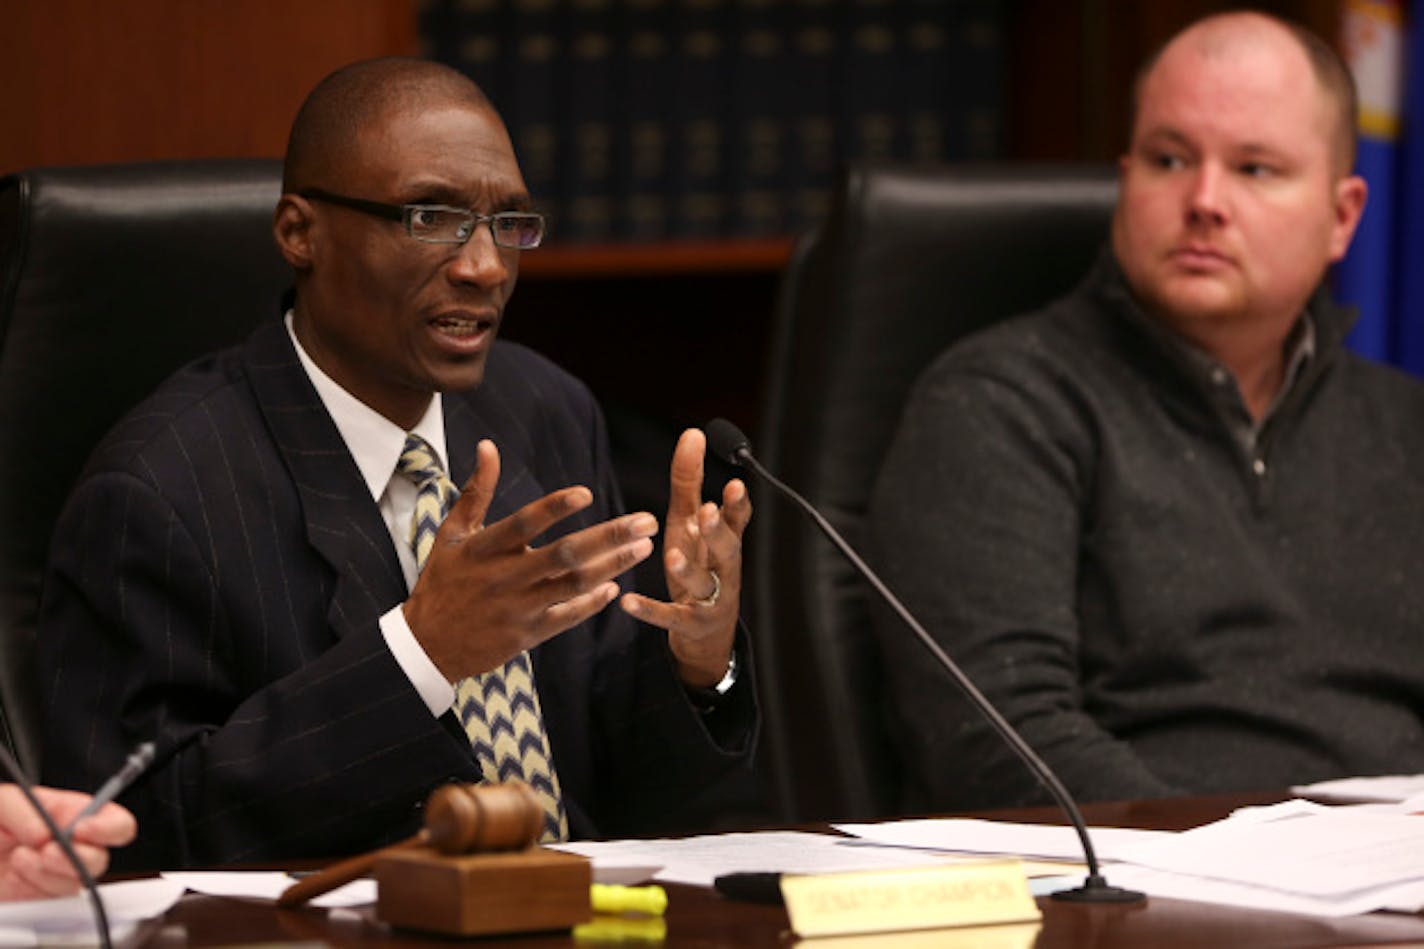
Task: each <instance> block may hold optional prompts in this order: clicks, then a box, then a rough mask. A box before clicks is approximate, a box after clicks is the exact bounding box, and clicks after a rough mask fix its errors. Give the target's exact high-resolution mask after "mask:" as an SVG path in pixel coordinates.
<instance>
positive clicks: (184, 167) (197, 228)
mask: <svg viewBox="0 0 1424 949" xmlns="http://www.w3.org/2000/svg"><path fill="white" fill-rule="evenodd" d="M280 181H281V165H280V162H278V161H275V160H241V161H192V162H155V163H145V164H133V165H108V166H94V167H76V168H52V169H36V170H33V171H26V172H22V173H20V174H15V175H10V176H8V177H6V178H3V179H0V700H3V715H2V716H0V734H2V735H3V738H4V740H5V741H6V742H8V743H9V745H10V747H11V748H12V750H14V751H15V752H16V753H17V756H18V757H19V759H20V761H21V763H22V764H24V765H25V766H26V768H27V769H28V770H29V771H30V773H31V774H33V773H35V771H36V770H37V765H38V760H39V759H38V735H39V729H38V722H37V712H36V704H35V697H36V694H37V690H36V683H35V681H34V677H35V672H34V671H33V662H32V653H33V647H34V636H35V609H36V604H37V602H38V598H39V589H40V582H41V577H42V573H43V570H44V564H45V559H46V556H47V552H48V548H49V537H50V531H51V530H52V528H53V525H54V522H55V519H56V517H57V515H58V513H59V510H60V508H61V506H62V505H63V503H64V499H65V497H66V496H67V495H68V493H69V491H70V489H71V487H72V486H73V484H74V481H75V478H76V476H77V475H78V474H79V472H80V470H81V468H82V466H83V464H84V461H85V459H86V458H87V457H88V454H89V451H90V449H91V448H92V447H93V446H94V444H95V443H96V442H97V441H98V439H99V438H100V437H101V436H102V435H103V434H104V432H105V431H106V430H107V429H108V428H109V427H110V426H111V425H112V424H113V423H114V422H115V421H116V420H117V419H118V417H119V415H121V414H122V413H123V412H124V411H125V410H127V409H128V408H130V407H131V406H132V405H133V404H135V403H136V402H137V401H138V400H139V399H140V398H142V397H143V396H144V395H145V394H147V393H148V392H149V391H150V390H151V389H153V388H154V387H155V386H156V385H157V384H158V383H159V382H160V381H162V380H163V379H164V378H165V377H166V376H167V375H169V374H170V373H171V372H172V371H174V370H175V369H177V368H178V367H179V366H181V365H182V364H183V363H185V362H187V361H188V360H189V359H191V358H193V357H194V356H196V355H198V354H200V353H203V352H206V351H208V350H212V349H216V348H219V347H222V346H226V345H229V344H232V343H235V342H237V341H239V340H241V339H242V338H243V337H245V336H246V335H247V332H248V331H249V330H250V329H251V327H253V326H254V325H255V324H256V323H257V321H258V320H260V319H264V318H274V315H275V313H276V310H277V307H278V305H279V301H280V299H281V293H282V291H283V289H284V288H285V287H286V286H287V285H288V284H289V283H290V282H291V281H290V276H289V270H288V268H287V266H286V264H285V263H284V262H283V260H282V258H281V256H280V255H279V254H278V253H277V250H276V247H275V245H274V244H273V241H272V234H271V222H272V212H273V209H274V207H275V205H276V202H277V196H278V193H279V191H280Z"/></svg>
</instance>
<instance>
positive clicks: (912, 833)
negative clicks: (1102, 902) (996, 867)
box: [835, 817, 1173, 861]
mask: <svg viewBox="0 0 1424 949" xmlns="http://www.w3.org/2000/svg"><path fill="white" fill-rule="evenodd" d="M835 827H836V829H837V830H839V831H841V832H842V833H846V834H850V835H851V836H852V837H859V838H860V839H862V840H867V841H870V842H872V843H877V844H881V845H882V846H887V847H905V848H909V849H913V850H935V851H945V852H952V853H977V854H1010V855H1016V856H1020V857H1030V858H1038V859H1043V860H1072V861H1078V860H1082V859H1083V845H1082V843H1081V842H1080V841H1079V840H1078V835H1077V833H1075V832H1074V830H1073V828H1071V827H1060V826H1057V825H1055V824H1014V823H1009V822H1006V821H989V820H975V819H972V818H958V817H949V818H930V819H924V820H896V821H885V822H884V823H878V824H836V825H835ZM1088 835H1089V836H1090V837H1091V838H1092V841H1093V850H1094V851H1095V852H1096V853H1097V855H1098V859H1099V860H1100V861H1107V860H1116V859H1118V857H1117V854H1118V853H1119V852H1121V851H1123V850H1125V849H1127V848H1129V847H1135V846H1139V845H1141V844H1145V843H1149V842H1151V841H1154V840H1160V839H1162V838H1166V837H1172V836H1173V834H1172V832H1171V831H1165V830H1133V829H1130V828H1123V827H1090V828H1088Z"/></svg>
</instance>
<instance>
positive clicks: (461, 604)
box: [40, 60, 756, 868]
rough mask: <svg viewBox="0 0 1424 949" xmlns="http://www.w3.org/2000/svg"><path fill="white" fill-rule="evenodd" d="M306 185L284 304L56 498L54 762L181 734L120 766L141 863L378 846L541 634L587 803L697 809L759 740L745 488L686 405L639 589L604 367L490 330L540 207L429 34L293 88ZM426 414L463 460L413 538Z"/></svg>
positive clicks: (643, 816) (293, 220) (598, 814)
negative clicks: (651, 570)
mask: <svg viewBox="0 0 1424 949" xmlns="http://www.w3.org/2000/svg"><path fill="white" fill-rule="evenodd" d="M283 191H284V194H283V195H282V198H281V201H280V203H279V204H278V207H277V211H276V215H275V220H274V234H275V236H276V240H277V243H278V245H279V247H280V249H281V251H282V253H283V255H284V256H285V257H286V259H287V260H288V261H289V262H290V263H291V265H292V267H293V270H294V272H295V275H296V298H295V304H294V306H293V308H292V309H291V310H290V311H289V313H288V314H287V317H286V325H285V326H284V325H282V324H281V323H278V322H276V321H273V322H272V323H270V324H269V325H265V326H263V327H261V328H259V329H258V331H257V332H256V333H255V334H254V335H253V336H252V337H251V338H250V339H249V340H248V341H247V342H246V343H245V344H244V345H242V346H240V347H238V348H236V349H233V350H230V351H226V352H223V353H219V354H217V355H215V356H212V357H209V358H207V359H204V360H200V361H198V362H196V363H194V364H192V365H190V366H188V367H187V368H186V369H184V370H183V371H182V372H180V373H179V374H177V375H176V376H175V377H173V378H172V379H170V380H169V381H168V382H166V383H165V384H164V385H163V386H162V387H161V388H160V389H159V390H158V391H157V392H156V393H155V394H154V395H153V396H151V397H150V398H149V399H148V400H147V401H146V402H145V403H144V404H143V405H141V406H140V407H139V408H137V409H136V410H135V411H134V412H132V413H130V414H129V415H128V416H127V417H126V418H125V419H124V420H123V421H122V422H121V423H120V424H119V425H118V426H117V427H116V428H115V430H114V431H113V432H111V433H110V435H109V436H108V437H107V438H106V439H105V441H104V442H103V443H102V444H101V446H100V447H99V449H98V450H97V451H96V453H95V456H94V457H93V458H92V459H91V462H90V465H89V467H88V469H87V471H86V474H85V476H84V477H83V479H82V480H81V483H80V485H79V486H78V488H77V489H76V491H75V494H74V495H73V497H72V498H71V500H70V503H69V505H68V506H67V508H66V510H65V513H64V515H63V516H62V518H61V521H60V524H59V526H58V528H57V533H56V537H55V541H54V544H53V549H54V554H53V560H52V563H51V567H50V573H49V576H48V578H47V582H46V584H45V600H44V604H43V607H42V619H41V632H40V667H41V668H40V672H41V676H42V680H41V682H42V685H41V691H42V694H43V696H44V702H45V707H46V737H45V751H44V775H45V778H46V780H47V781H49V782H51V783H54V784H57V785H60V786H67V787H81V788H87V787H92V786H94V785H96V784H97V783H98V782H99V781H100V780H102V778H103V777H104V776H105V775H107V774H108V773H109V772H111V771H112V770H113V769H114V768H115V767H116V766H117V764H118V763H119V762H121V761H122V760H123V758H124V756H125V754H126V753H127V752H128V750H129V749H130V748H131V747H132V746H133V745H135V744H137V743H138V742H140V741H144V740H154V739H156V740H157V741H158V742H159V743H160V749H161V750H160V756H159V760H158V761H157V762H156V764H155V765H154V767H153V768H152V770H151V771H150V773H149V774H148V775H147V776H146V777H145V778H144V779H143V780H141V781H140V782H139V783H138V784H137V785H136V786H135V787H134V788H133V790H132V791H131V792H130V793H129V794H128V795H126V796H125V797H124V798H123V800H124V802H125V803H126V804H127V805H128V806H129V807H130V808H131V809H132V810H133V812H134V813H135V815H136V816H137V817H138V819H139V824H140V828H141V833H140V840H139V842H138V843H137V844H136V845H134V847H132V848H129V850H126V851H121V852H119V853H118V854H116V860H115V862H116V866H120V867H125V868H139V867H143V868H151V867H159V866H163V867H171V866H182V865H200V864H201V865H212V864H222V863H228V862H235V861H253V860H269V859H279V858H284V857H295V856H316V855H334V854H339V853H348V852H354V851H359V850H363V849H367V848H370V847H374V846H377V845H380V844H383V843H386V842H389V841H391V840H394V839H397V838H400V837H403V836H405V835H408V834H410V833H411V832H413V830H414V829H415V828H416V827H417V826H418V824H419V821H420V813H419V811H420V807H421V803H422V802H423V801H424V799H425V798H426V796H427V795H428V794H429V792H430V791H431V789H432V788H434V787H435V786H437V785H438V784H440V783H442V782H445V781H451V780H455V781H477V780H479V778H480V770H479V767H478V765H477V764H476V763H475V761H474V759H473V757H472V755H471V747H470V744H469V739H468V738H467V737H466V735H465V733H464V732H463V731H462V730H461V727H460V724H459V722H458V721H457V720H456V717H455V715H453V714H452V712H451V704H452V701H453V688H454V683H456V682H458V681H460V680H462V679H464V678H466V677H469V676H472V675H477V674H480V673H484V672H486V671H488V670H491V669H497V668H499V667H500V666H501V664H502V663H504V662H506V660H510V659H511V658H512V657H516V656H518V655H520V654H521V653H522V652H523V651H525V650H530V651H531V652H530V655H531V662H532V667H533V675H534V681H535V683H536V684H537V696H538V705H539V707H540V708H541V709H542V718H543V723H544V727H545V730H546V732H547V736H548V743H549V747H550V748H551V750H552V757H553V761H554V764H555V765H556V767H557V773H558V779H559V785H560V786H561V787H562V799H563V805H564V808H565V811H566V813H567V818H568V825H569V827H570V830H571V831H572V833H573V834H574V835H575V836H583V835H592V834H602V835H617V834H624V833H630V832H635V831H637V832H642V831H664V830H679V829H688V828H689V827H692V826H695V825H696V823H697V822H698V821H705V820H706V819H707V818H708V816H709V815H710V814H713V813H715V811H716V808H717V806H718V801H719V793H720V790H721V789H723V788H726V787H731V786H734V785H736V783H737V781H738V780H739V778H741V777H744V776H745V774H746V772H747V769H748V765H749V761H750V756H751V753H752V750H753V745H754V734H755V725H756V710H755V703H754V699H753V697H752V696H753V693H752V687H751V683H750V681H749V676H748V675H747V673H746V663H745V662H744V661H743V662H741V663H738V662H737V661H736V658H735V657H736V656H737V655H738V654H741V655H742V656H745V654H746V653H745V644H744V643H742V642H741V641H740V637H739V636H738V633H737V619H738V606H737V602H738V593H739V588H740V575H741V557H740V539H741V534H742V531H743V529H744V527H745V526H746V523H747V521H748V519H749V518H750V516H751V508H750V504H749V501H748V498H747V492H746V489H745V487H744V486H743V485H742V484H741V483H740V482H738V481H733V482H731V483H729V484H728V485H727V486H726V488H725V489H724V490H723V492H722V497H721V503H720V504H716V503H703V502H702V500H701V490H702V460H703V452H704V442H703V439H702V436H701V433H699V432H696V431H689V432H687V433H685V434H684V435H683V437H682V439H681V440H680V441H679V443H678V446H677V448H676V449H675V452H674V457H673V463H672V489H673V490H672V498H673V500H672V504H671V507H670V510H669V512H668V518H667V522H666V525H665V527H664V548H665V553H664V566H665V568H666V570H667V578H668V587H669V591H670V595H671V602H660V601H656V600H652V599H649V598H646V597H643V596H640V595H638V594H636V593H632V592H623V591H622V589H621V587H620V585H619V582H618V577H620V576H621V575H623V574H624V573H625V571H627V570H628V568H629V567H631V566H632V565H634V564H636V563H637V562H639V561H641V560H642V559H644V558H646V557H647V556H648V555H649V553H650V552H651V550H652V542H651V539H650V538H651V536H652V535H653V534H654V533H655V532H656V531H657V530H658V523H657V520H656V518H654V517H653V516H652V515H650V514H646V513H634V514H621V513H620V502H619V499H618V492H617V488H616V485H615V483H614V480H613V476H612V472H611V470H610V467H609V464H608V458H607V450H606V444H605V442H606V439H605V436H604V431H603V424H602V419H601V416H600V414H599V412H598V409H597V407H596V405H595V404H594V403H593V401H592V399H591V397H590V395H589V393H588V392H587V390H586V389H584V387H583V386H582V385H581V384H579V383H578V382H576V381H575V380H573V379H572V378H570V377H569V376H567V375H566V374H564V373H563V372H561V371H560V370H558V369H557V368H555V367H554V366H553V365H551V364H550V363H549V362H547V361H546V360H544V359H542V358H541V357H539V356H537V355H535V354H534V353H532V352H530V351H528V350H526V349H523V348H522V347H519V346H517V345H515V344H512V343H507V342H505V343H500V344H499V345H498V346H495V345H493V344H494V337H495V333H496V331H497V329H498V326H499V322H500V319H501V317H502V313H503V308H504V304H505V302H506V300H507V299H508V297H509V294H510V292H511V291H512V289H513V287H514V282H515V277H516V274H517V270H518V264H519V253H520V248H527V247H530V246H536V245H537V242H538V239H539V236H540V235H541V234H542V222H541V221H539V220H538V219H537V217H536V216H534V215H532V212H530V211H529V202H530V198H529V195H528V194H527V191H526V189H525V186H524V183H523V179H522V177H521V175H520V173H519V169H518V166H517V164H516V162H515V158H514V154H513V150H512V148H511V146H510V143H509V138H508V136H507V134H506V132H505V129H504V126H503V124H502V122H501V121H500V119H499V116H498V114H497V113H496V112H495V110H494V108H493V107H492V106H491V105H490V103H489V102H488V101H487V100H486V99H485V97H484V95H483V94H482V93H481V92H480V90H479V89H477V88H476V87H475V86H474V85H473V84H471V83H470V82H469V81H468V80H466V79H465V78H464V77H462V76H460V75H459V74H457V73H455V72H453V71H451V70H448V69H446V68H444V67H441V66H437V65H435V64H431V63H425V62H421V61H416V60H374V61H370V62H365V63H358V64H355V65H353V66H350V67H347V68H345V69H343V70H339V71H338V72H336V73H334V74H332V75H331V76H329V77H328V78H327V79H326V80H324V81H323V82H322V83H321V84H320V85H318V87H317V88H316V89H315V90H314V91H313V93H312V94H311V96H309V97H308V99H307V102H306V103H305V104H304V105H303V107H302V110H301V111H300V112H299V113H298V116H297V119H296V121H295V122H294V124H293V129H292V136H291V140H290V142H289V145H288V152H287V158H286V163H285V166H284V181H283ZM387 217H388V218H390V219H389V220H386V219H384V218H387ZM194 318H195V319H201V318H202V314H194ZM411 434H415V435H419V436H421V437H422V438H423V439H424V440H425V442H427V443H428V444H429V445H430V446H431V447H432V448H433V454H434V455H435V456H436V457H437V458H438V459H439V460H440V461H442V462H443V465H444V467H445V468H446V470H448V471H449V473H450V477H451V479H452V480H453V481H454V483H455V484H460V485H463V489H462V493H461V494H460V496H459V499H458V500H457V501H456V502H455V504H454V506H453V508H452V509H451V511H450V513H449V515H448V517H446V518H445V521H444V523H443V525H442V526H441V527H440V530H439V534H438V535H437V536H436V538H435V542H434V544H433V546H432V547H430V554H429V559H428V560H425V561H423V566H422V567H421V568H420V569H419V571H418V572H417V568H416V562H415V559H414V555H413V553H412V551H411V549H410V547H409V546H408V542H409V539H410V534H409V531H410V527H409V524H410V514H411V511H412V508H413V506H414V504H415V491H416V488H415V487H414V486H413V485H412V484H411V483H410V482H409V481H407V480H406V479H405V478H404V477H403V476H401V475H399V474H397V473H395V467H396V463H397V458H398V457H399V456H400V455H401V453H402V445H404V444H407V439H408V437H409V436H410V435H411ZM615 599H619V603H618V604H616V605H615V604H614V603H613V601H614V600H615ZM637 621H643V623H645V624H647V625H640V623H639V622H637ZM664 631H665V632H664ZM739 669H740V670H741V674H740V675H739V674H738V670H739Z"/></svg>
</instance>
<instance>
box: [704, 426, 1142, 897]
mask: <svg viewBox="0 0 1424 949" xmlns="http://www.w3.org/2000/svg"><path fill="white" fill-rule="evenodd" d="M706 432H707V444H708V446H709V447H710V448H711V449H712V453H713V454H715V455H717V456H718V457H719V458H722V459H723V460H724V461H727V462H729V463H731V464H734V465H738V466H741V467H746V468H749V469H751V470H752V471H754V472H755V473H756V474H757V475H758V476H760V477H761V478H763V479H764V480H765V481H766V482H767V483H768V484H770V485H771V486H772V487H774V488H776V489H777V491H778V492H780V493H781V494H783V495H785V496H786V497H787V498H789V499H790V500H791V501H792V502H793V503H794V504H795V505H796V506H797V507H799V508H800V509H801V510H802V511H804V512H805V513H806V515H807V516H808V517H810V518H811V520H812V521H813V522H815V524H816V526H817V527H819V528H820V529H821V533H823V534H825V535H826V537H827V539H829V540H830V542H831V543H832V544H834V545H835V546H836V549H837V550H839V551H840V552H841V553H842V554H843V555H844V556H845V558H846V559H847V560H849V561H850V562H851V564H852V565H853V566H854V567H855V569H856V570H857V571H859V572H860V575H861V576H862V577H864V578H865V580H866V582H867V583H869V584H870V585H871V586H872V587H873V588H874V589H875V592H876V593H878V594H879V595H880V598H881V599H883V600H884V601H885V602H886V603H888V604H889V605H890V608H891V609H893V610H894V611H895V614H896V615H897V616H899V617H900V619H901V620H903V621H904V622H905V625H906V626H908V627H909V628H910V630H911V631H912V632H913V633H914V634H915V636H917V637H918V638H919V640H920V642H921V643H923V644H924V647H925V648H926V649H928V650H929V651H930V654H931V655H932V656H934V658H935V660H936V661H937V662H938V663H939V664H940V666H941V667H943V668H944V670H945V671H946V672H948V673H949V675H950V678H952V679H953V680H954V682H955V684H956V685H958V686H959V688H960V690H961V691H962V692H963V693H964V694H965V696H966V697H968V698H969V700H970V701H971V702H973V703H974V706H975V707H976V708H978V709H979V711H980V713H982V714H983V716H984V717H985V718H986V719H988V721H989V724H990V725H992V726H993V727H994V730H995V731H996V732H998V733H999V737H1000V738H1002V739H1003V740H1004V741H1005V743H1007V744H1008V746H1009V747H1010V748H1012V749H1013V750H1014V753H1015V754H1017V755H1018V756H1019V759H1020V760H1021V761H1023V763H1024V764H1025V765H1027V766H1028V769H1029V770H1030V771H1031V772H1033V775H1034V777H1036V778H1037V779H1038V780H1039V783H1041V784H1042V785H1043V786H1044V787H1045V788H1047V789H1048V793H1049V794H1051V795H1053V800H1054V801H1055V802H1056V803H1057V804H1058V806H1059V808H1061V809H1062V811H1063V813H1064V814H1065V815H1066V816H1067V817H1068V820H1069V822H1070V823H1071V824H1072V825H1073V830H1074V831H1076V832H1077V834H1078V841H1079V843H1080V844H1081V845H1082V848H1083V856H1084V858H1085V862H1086V863H1087V864H1088V876H1087V878H1086V879H1085V880H1084V881H1083V885H1082V886H1080V887H1077V888H1075V889H1071V890H1059V891H1058V892H1056V893H1054V894H1053V898H1054V899H1056V900H1063V901H1066V902H1073V903H1139V902H1142V901H1144V900H1145V899H1146V898H1147V897H1146V896H1145V895H1144V894H1142V893H1139V892H1137V891H1136V890H1125V889H1122V888H1120V887H1116V886H1113V885H1112V884H1110V883H1108V881H1107V878H1106V877H1104V876H1103V874H1102V870H1101V869H1100V868H1099V866H1098V856H1097V852H1096V851H1094V850H1093V842H1092V840H1091V839H1090V838H1089V837H1088V825H1087V823H1086V822H1085V821H1084V820H1083V814H1082V812H1080V811H1079V810H1078V805H1077V804H1076V803H1074V801H1073V796H1072V795H1071V794H1069V793H1068V789H1067V788H1065V787H1064V786H1063V782H1062V781H1060V780H1059V779H1058V775H1056V774H1054V773H1053V770H1052V769H1051V768H1049V767H1048V765H1047V764H1046V763H1045V762H1044V761H1043V759H1042V758H1040V757H1039V756H1038V755H1037V754H1036V753H1035V752H1034V750H1033V749H1032V748H1030V747H1029V744H1028V742H1026V741H1024V739H1023V736H1021V735H1020V734H1019V733H1018V731H1017V730H1015V728H1014V727H1013V726H1012V725H1010V724H1009V723H1008V720H1007V719H1005V718H1004V717H1003V716H1002V715H1000V714H999V710H998V709H996V708H994V706H993V704H991V703H990V702H989V700H988V699H987V698H985V697H984V694H983V693H982V692H980V691H979V689H978V688H976V687H975V685H974V683H973V682H971V681H969V677H968V676H967V675H965V674H964V672H963V670H961V669H960V668H959V665H958V664H957V663H955V661H954V660H953V659H951V658H950V657H949V654H948V653H946V652H945V651H944V650H943V649H942V648H941V647H940V645H939V643H937V642H935V639H934V637H933V636H931V635H930V634H929V633H928V632H926V631H925V628H924V627H923V626H921V625H920V622H919V620H917V619H915V617H914V615H913V614H911V613H910V611H909V610H908V609H906V607H905V605H904V604H903V603H901V602H900V600H899V598H898V597H897V596H895V594H893V593H891V592H890V589H889V588H888V587H887V586H886V585H885V584H884V583H883V582H882V581H881V579H880V577H879V576H877V575H876V573H875V571H874V570H872V569H871V568H870V565H869V564H867V563H866V562H865V561H864V560H862V559H861V557H860V555H859V554H857V553H856V552H855V550H854V549H853V548H852V547H851V546H850V544H849V543H847V542H846V540H845V538H843V537H841V535H840V532H839V531H837V530H836V529H835V528H834V527H833V526H831V523H830V522H829V521H827V520H826V519H825V518H824V517H823V516H822V515H821V512H820V511H818V510H816V508H815V507H814V506H813V505H812V504H811V502H810V501H807V500H806V499H805V498H803V497H802V496H801V495H800V494H798V493H797V492H796V491H795V490H793V489H792V488H790V487H788V486H787V485H786V484H785V483H783V482H782V481H781V479H779V478H777V477H776V475H774V474H772V473H771V472H770V471H768V470H767V469H766V467H765V466H763V465H762V463H761V462H760V461H758V460H757V459H756V457H755V456H754V455H753V454H752V449H751V442H750V440H748V438H747V436H746V435H744V434H742V432H741V431H740V430H739V429H738V428H737V427H736V426H735V425H733V424H732V423H731V422H728V421H727V420H726V419H721V418H718V419H713V420H712V421H711V422H708V423H707V427H706Z"/></svg>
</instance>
